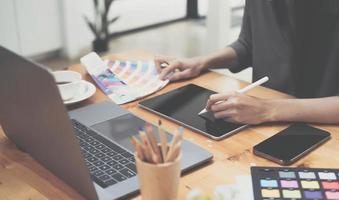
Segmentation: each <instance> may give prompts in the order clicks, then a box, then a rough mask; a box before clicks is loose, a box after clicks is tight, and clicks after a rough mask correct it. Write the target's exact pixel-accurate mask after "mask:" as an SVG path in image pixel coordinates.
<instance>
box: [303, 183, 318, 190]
mask: <svg viewBox="0 0 339 200" xmlns="http://www.w3.org/2000/svg"><path fill="white" fill-rule="evenodd" d="M301 186H302V187H303V188H308V189H318V188H319V183H318V181H301Z"/></svg>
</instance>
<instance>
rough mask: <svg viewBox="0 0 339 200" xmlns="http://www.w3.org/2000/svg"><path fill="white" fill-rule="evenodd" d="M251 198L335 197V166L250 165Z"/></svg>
mask: <svg viewBox="0 0 339 200" xmlns="http://www.w3.org/2000/svg"><path fill="white" fill-rule="evenodd" d="M251 174H252V184H253V193H254V199H256V200H257V199H262V200H278V199H313V200H316V199H317V200H318V199H337V200H339V169H320V168H282V167H251Z"/></svg>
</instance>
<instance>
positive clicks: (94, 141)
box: [71, 119, 136, 188]
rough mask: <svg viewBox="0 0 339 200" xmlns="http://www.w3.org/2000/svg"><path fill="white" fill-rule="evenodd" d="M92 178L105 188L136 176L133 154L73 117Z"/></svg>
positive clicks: (76, 132)
mask: <svg viewBox="0 0 339 200" xmlns="http://www.w3.org/2000/svg"><path fill="white" fill-rule="evenodd" d="M71 121H72V123H73V127H74V130H75V134H76V137H77V138H78V140H79V144H80V147H81V151H82V154H83V156H84V158H85V161H86V165H87V167H88V169H89V172H90V174H91V177H92V179H93V180H94V182H96V183H97V184H98V185H100V186H101V187H103V188H106V187H108V186H110V185H114V184H116V183H118V182H121V181H124V180H126V179H128V178H131V177H133V176H136V167H135V160H134V156H133V154H131V153H130V152H128V151H126V150H125V149H123V148H121V147H120V146H118V145H116V144H114V143H113V142H111V141H109V140H107V139H106V138H104V137H102V136H101V135H99V134H97V133H96V132H94V131H93V130H91V129H89V128H88V127H86V126H85V125H83V124H81V123H80V122H78V121H77V120H75V119H72V120H71Z"/></svg>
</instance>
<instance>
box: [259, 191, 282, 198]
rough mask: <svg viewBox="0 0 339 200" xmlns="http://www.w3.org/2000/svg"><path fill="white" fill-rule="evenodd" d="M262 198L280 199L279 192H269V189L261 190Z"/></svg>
mask: <svg viewBox="0 0 339 200" xmlns="http://www.w3.org/2000/svg"><path fill="white" fill-rule="evenodd" d="M261 196H262V197H266V198H279V197H280V194H279V190H268V189H262V190H261Z"/></svg>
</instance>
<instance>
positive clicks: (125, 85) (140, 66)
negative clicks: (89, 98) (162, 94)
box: [80, 52, 168, 104]
mask: <svg viewBox="0 0 339 200" xmlns="http://www.w3.org/2000/svg"><path fill="white" fill-rule="evenodd" d="M80 60H81V63H82V64H83V65H84V66H85V68H86V70H87V71H88V73H89V74H90V75H91V77H92V78H93V80H94V81H95V82H96V84H97V85H98V86H99V87H100V89H101V90H102V91H103V92H104V93H105V94H106V95H107V96H108V97H109V98H110V99H112V101H114V102H115V103H117V104H124V103H128V102H131V101H134V100H136V99H138V98H141V97H144V96H147V95H150V94H152V93H154V92H156V91H158V90H160V89H161V88H163V87H164V86H165V85H167V83H168V81H162V80H160V79H159V74H158V72H157V70H156V67H155V64H154V62H153V61H133V62H132V61H107V62H104V61H103V60H102V59H101V58H100V57H99V56H98V55H97V54H96V53H95V52H92V53H89V54H87V55H86V56H84V57H82V58H81V59H80Z"/></svg>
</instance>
